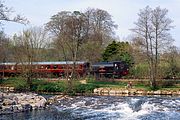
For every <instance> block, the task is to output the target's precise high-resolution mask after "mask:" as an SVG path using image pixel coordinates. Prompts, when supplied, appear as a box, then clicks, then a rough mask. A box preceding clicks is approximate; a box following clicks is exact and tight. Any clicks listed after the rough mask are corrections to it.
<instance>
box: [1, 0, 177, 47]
mask: <svg viewBox="0 0 180 120" xmlns="http://www.w3.org/2000/svg"><path fill="white" fill-rule="evenodd" d="M4 2H5V4H6V5H7V6H8V7H12V8H13V10H14V11H15V13H18V14H21V15H23V16H26V18H27V19H28V20H29V21H30V23H31V24H30V25H29V26H41V25H43V24H45V23H47V22H48V21H49V20H50V17H51V16H52V15H54V14H57V12H60V11H64V10H66V11H77V10H78V11H82V12H83V11H85V10H86V9H87V8H88V7H90V8H99V9H103V10H106V11H107V12H108V13H109V14H110V15H112V19H113V21H114V22H115V23H116V24H117V25H118V30H116V35H117V36H119V38H120V40H123V39H125V38H127V36H129V35H130V34H132V33H131V31H130V30H129V29H131V28H133V27H134V24H133V23H134V22H136V21H137V18H138V16H137V13H138V12H139V10H140V9H143V8H145V7H146V6H147V5H149V6H150V7H151V8H155V7H157V6H160V7H161V8H167V9H168V10H169V13H168V17H170V18H171V19H172V20H173V21H174V22H173V25H174V26H175V28H174V29H173V30H171V34H172V36H173V38H174V39H175V45H176V46H178V47H180V0H4ZM29 26H27V27H29ZM25 28H26V27H25V26H23V25H19V24H16V23H5V25H4V30H5V32H6V33H7V34H8V35H13V34H14V33H17V32H20V31H22V30H23V29H25Z"/></svg>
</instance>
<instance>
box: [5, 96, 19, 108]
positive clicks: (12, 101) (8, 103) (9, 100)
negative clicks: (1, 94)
mask: <svg viewBox="0 0 180 120" xmlns="http://www.w3.org/2000/svg"><path fill="white" fill-rule="evenodd" d="M2 104H3V105H4V106H7V105H16V104H17V103H16V101H14V100H11V99H7V98H6V99H4V100H3V103H2Z"/></svg>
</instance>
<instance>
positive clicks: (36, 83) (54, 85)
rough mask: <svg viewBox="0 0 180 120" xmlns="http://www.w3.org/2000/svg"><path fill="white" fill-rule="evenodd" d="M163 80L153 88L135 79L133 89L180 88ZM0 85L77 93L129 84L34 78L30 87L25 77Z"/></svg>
mask: <svg viewBox="0 0 180 120" xmlns="http://www.w3.org/2000/svg"><path fill="white" fill-rule="evenodd" d="M164 82H165V81H163V82H162V83H161V85H160V86H158V87H157V88H156V89H152V88H151V87H149V86H148V85H147V84H144V83H142V82H137V81H135V82H134V83H132V87H133V89H143V90H180V85H179V84H170V83H169V81H168V82H166V83H164ZM0 85H2V86H12V87H14V88H15V89H16V90H17V91H27V90H30V91H34V92H61V93H65V94H69V93H70V94H72V95H74V94H76V93H93V90H94V89H95V88H99V87H106V88H114V89H124V88H126V86H127V81H126V82H123V81H96V80H94V79H93V78H88V79H87V84H81V83H80V81H78V80H74V81H72V83H71V87H69V84H68V82H67V81H55V82H49V81H47V80H38V79H33V80H32V87H31V89H29V86H28V83H27V82H26V80H25V79H23V78H21V77H18V78H9V79H6V80H1V81H0Z"/></svg>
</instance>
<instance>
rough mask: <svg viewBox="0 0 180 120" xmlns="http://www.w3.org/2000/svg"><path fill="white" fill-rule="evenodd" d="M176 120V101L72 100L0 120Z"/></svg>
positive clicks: (179, 117) (179, 110) (179, 100)
mask: <svg viewBox="0 0 180 120" xmlns="http://www.w3.org/2000/svg"><path fill="white" fill-rule="evenodd" d="M1 117H2V118H1ZM19 119H22V120H180V97H146V96H144V97H112V96H111V97H110V96H97V97H83V96H82V97H74V98H71V99H69V98H65V99H62V100H60V101H59V102H58V104H54V105H52V106H51V109H46V110H42V111H34V112H28V113H26V112H25V113H17V114H12V115H3V116H0V120H19Z"/></svg>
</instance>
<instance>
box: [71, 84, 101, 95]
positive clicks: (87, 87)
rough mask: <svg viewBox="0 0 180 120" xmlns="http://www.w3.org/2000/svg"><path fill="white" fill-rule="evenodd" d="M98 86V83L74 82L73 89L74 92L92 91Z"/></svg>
mask: <svg viewBox="0 0 180 120" xmlns="http://www.w3.org/2000/svg"><path fill="white" fill-rule="evenodd" d="M95 88H98V85H94V84H80V83H79V84H76V86H75V89H74V91H75V92H76V93H93V90H94V89H95Z"/></svg>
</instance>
